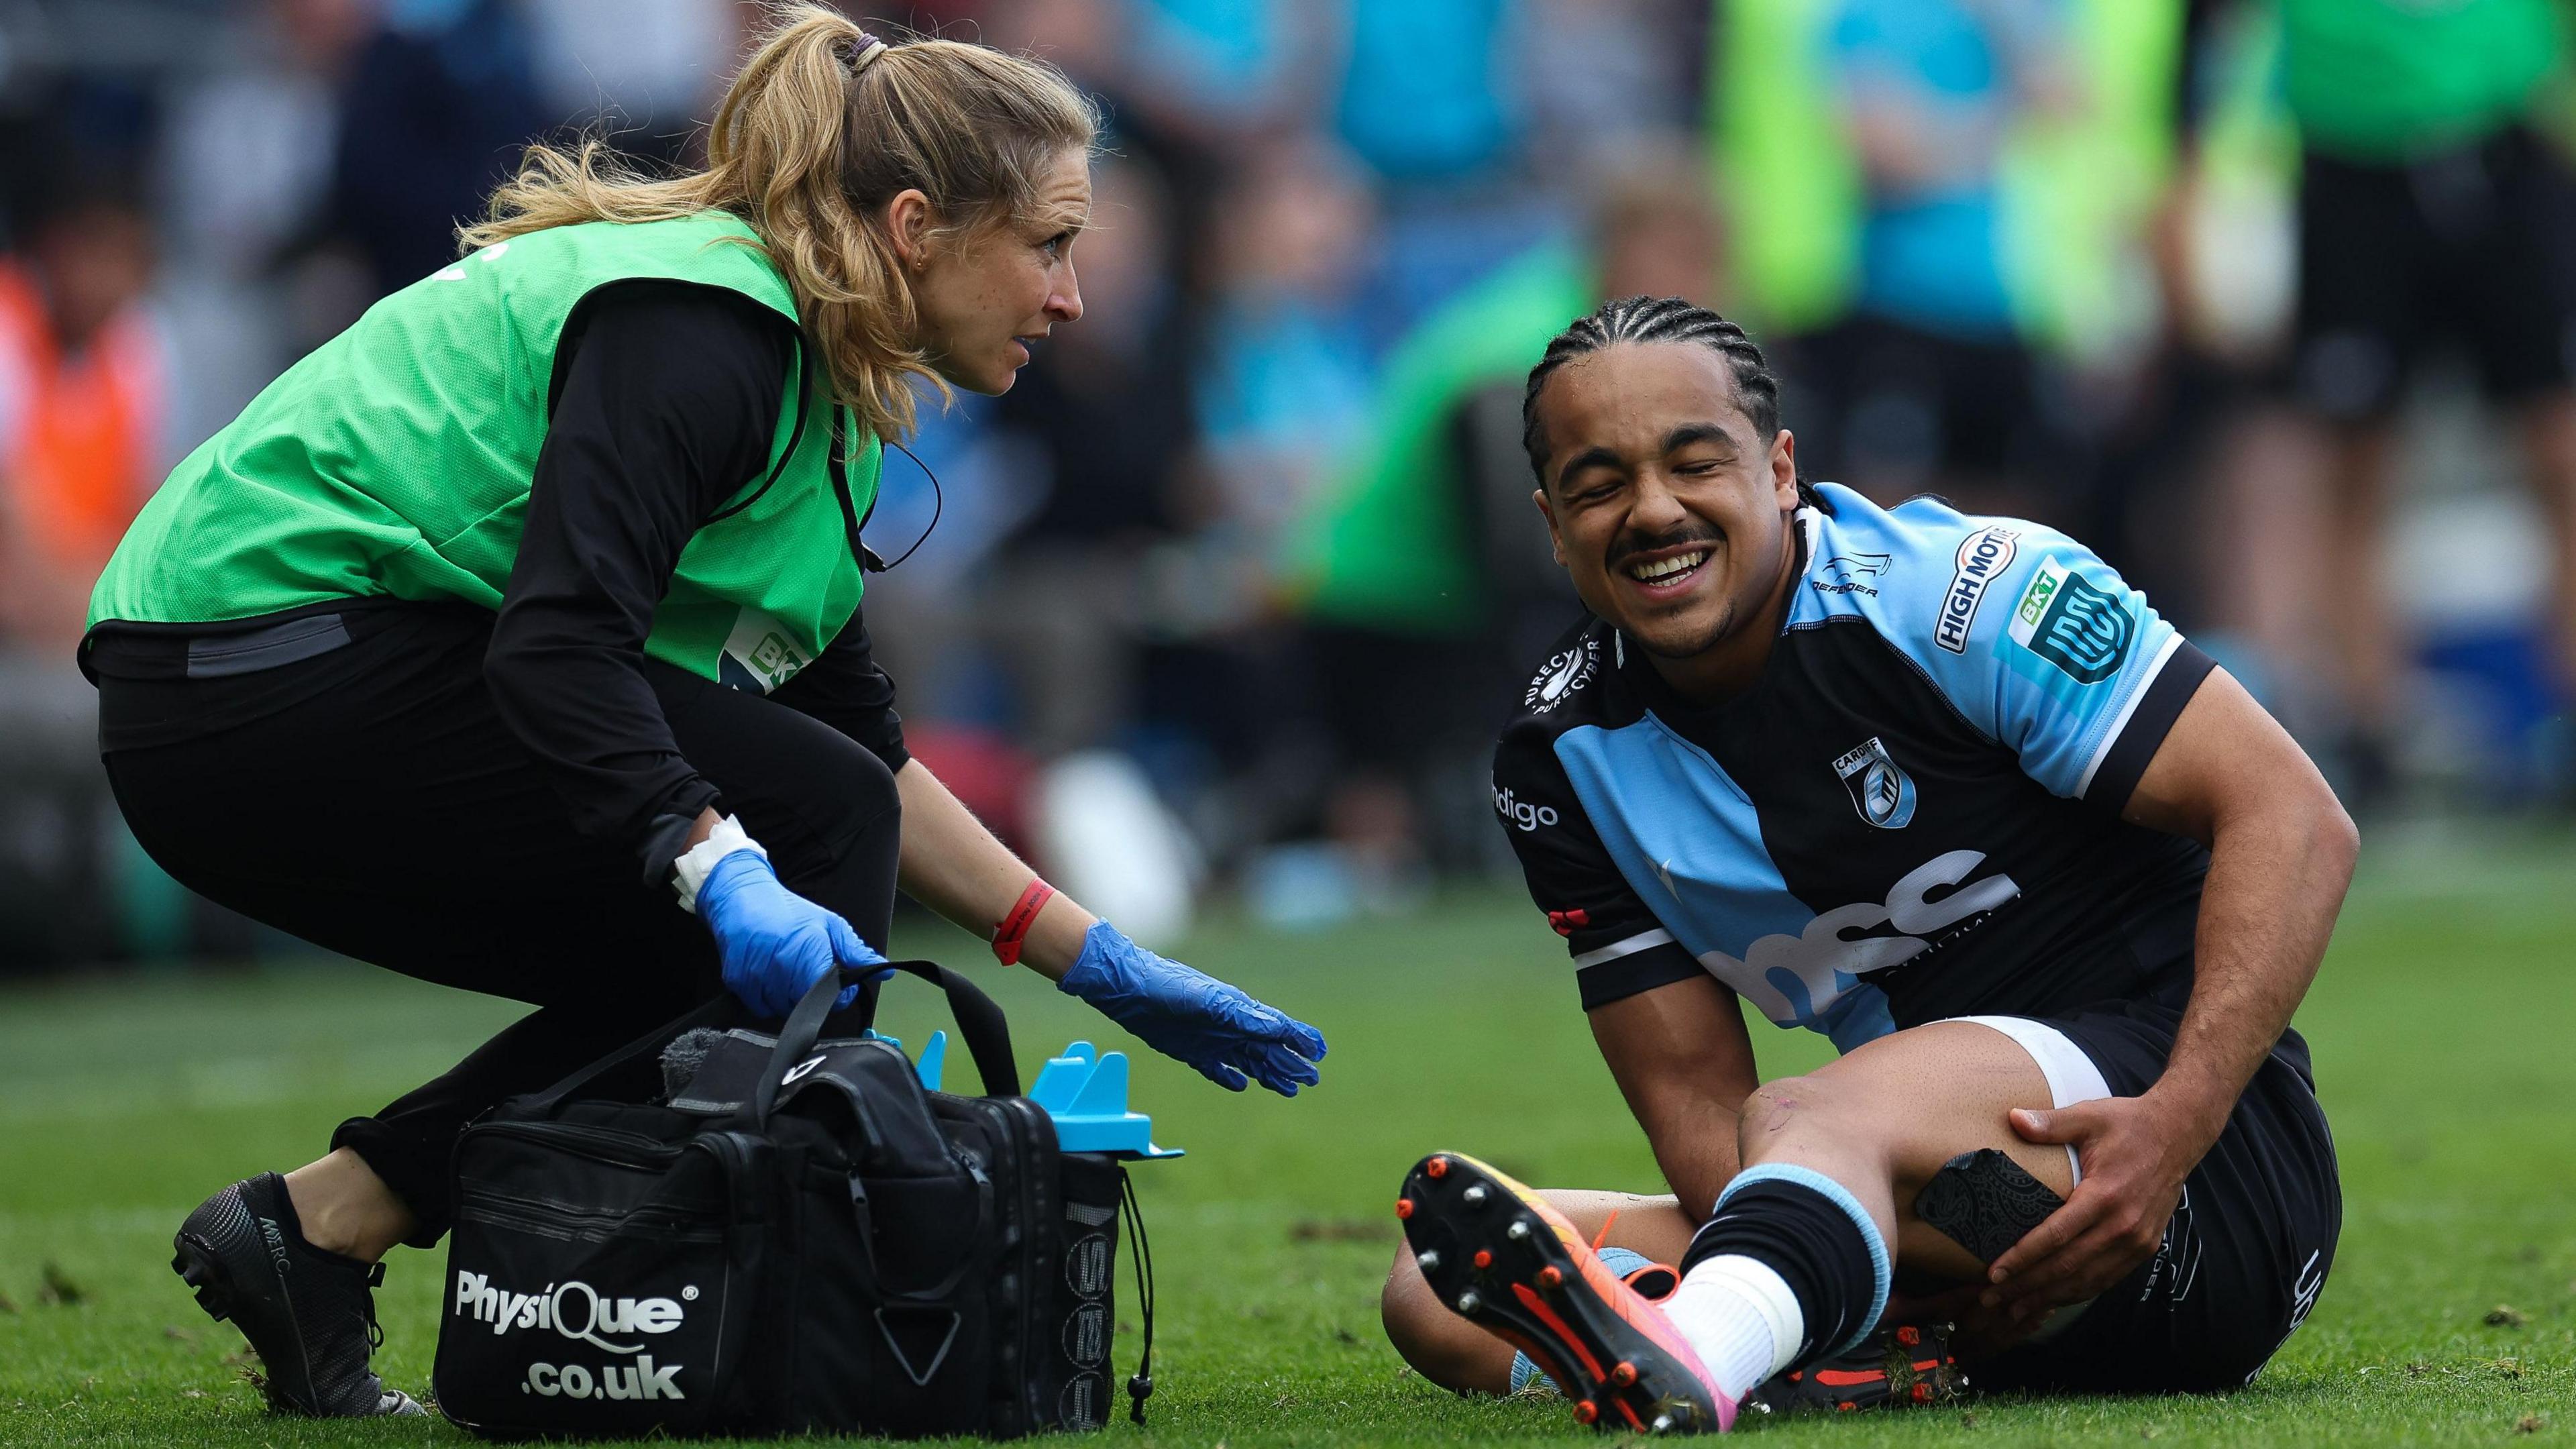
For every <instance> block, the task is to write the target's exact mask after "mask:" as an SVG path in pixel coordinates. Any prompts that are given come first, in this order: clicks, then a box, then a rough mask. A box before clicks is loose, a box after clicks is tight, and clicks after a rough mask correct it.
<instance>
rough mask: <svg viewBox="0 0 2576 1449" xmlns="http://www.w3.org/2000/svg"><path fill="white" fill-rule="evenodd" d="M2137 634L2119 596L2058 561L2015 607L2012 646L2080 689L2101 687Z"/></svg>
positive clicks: (2117, 668)
mask: <svg viewBox="0 0 2576 1449" xmlns="http://www.w3.org/2000/svg"><path fill="white" fill-rule="evenodd" d="M2137 632H2138V625H2137V621H2136V620H2135V619H2133V618H2131V617H2130V616H2129V611H2128V610H2127V609H2126V608H2124V607H2122V606H2121V603H2120V600H2119V598H2118V596H2117V595H2114V594H2112V593H2110V592H2109V591H2107V590H2104V589H2102V588H2099V587H2097V586H2095V585H2093V584H2090V583H2087V582H2085V579H2084V576H2083V575H2082V574H2079V573H2075V572H2073V571H2071V570H2069V569H2067V568H2066V567H2065V566H2064V565H2062V564H2060V563H2058V562H2057V561H2056V560H2055V559H2050V560H2049V561H2048V562H2046V563H2043V564H2041V565H2040V566H2039V572H2038V573H2036V574H2034V575H2032V577H2031V581H2030V587H2029V588H2027V589H2024V590H2023V591H2022V596H2021V602H2020V603H2019V604H2016V605H2014V606H2013V618H2012V639H2013V642H2014V643H2016V644H2019V645H2020V646H2022V647H2023V648H2025V649H2027V650H2029V651H2030V652H2031V653H2033V654H2036V655H2038V656H2039V657H2040V658H2042V659H2045V660H2047V661H2048V662H2049V663H2051V664H2054V665H2056V666H2057V667H2058V669H2059V670H2061V671H2062V672H2064V673H2065V675H2066V676H2067V677H2068V678H2070V679H2072V680H2074V681H2075V682H2076V683H2078V684H2099V683H2101V682H2102V681H2103V680H2105V679H2108V678H2110V677H2111V676H2112V675H2114V674H2117V673H2119V672H2120V665H2121V663H2122V662H2123V661H2124V660H2126V659H2127V658H2128V657H2129V643H2130V641H2131V640H2132V639H2134V638H2136V637H2137Z"/></svg>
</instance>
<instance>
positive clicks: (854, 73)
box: [850, 30, 893, 80]
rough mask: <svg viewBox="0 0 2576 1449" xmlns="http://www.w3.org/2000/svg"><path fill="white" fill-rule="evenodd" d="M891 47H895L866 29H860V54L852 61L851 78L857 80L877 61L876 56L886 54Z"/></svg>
mask: <svg viewBox="0 0 2576 1449" xmlns="http://www.w3.org/2000/svg"><path fill="white" fill-rule="evenodd" d="M891 49H893V47H892V46H889V45H887V44H886V43H885V42H884V41H882V40H879V39H877V38H876V37H875V36H873V35H870V34H868V33H867V32H866V31H864V30H862V31H860V32H859V54H858V58H857V59H855V60H853V61H851V62H850V79H852V80H857V79H858V78H859V76H860V74H861V73H862V72H864V71H865V70H866V69H867V68H868V67H869V66H870V65H872V64H874V63H875V62H876V58H877V57H878V56H881V55H883V54H885V53H886V52H887V51H888V50H891Z"/></svg>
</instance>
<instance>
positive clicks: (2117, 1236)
mask: <svg viewBox="0 0 2576 1449" xmlns="http://www.w3.org/2000/svg"><path fill="white" fill-rule="evenodd" d="M2012 1124H2013V1130H2014V1131H2016V1132H2018V1133H2020V1134H2021V1135H2022V1137H2023V1138H2024V1139H2026V1140H2028V1141H2031V1142H2045V1143H2063V1144H2066V1145H2068V1146H2071V1147H2073V1148H2074V1149H2075V1155H2076V1160H2077V1162H2078V1163H2079V1164H2081V1165H2082V1167H2083V1180H2082V1181H2081V1182H2078V1183H2077V1184H2076V1186H2075V1192H2074V1194H2073V1196H2071V1197H2069V1198H2068V1199H2067V1200H2066V1205H2065V1206H2064V1207H2061V1208H2059V1209H2058V1210H2057V1211H2056V1212H2054V1213H2051V1214H2049V1216H2048V1217H2047V1218H2046V1219H2045V1220H2043V1221H2042V1222H2041V1223H2040V1225H2039V1226H2038V1227H2035V1228H2033V1229H2031V1230H2030V1232H2029V1233H2027V1234H2026V1235H2024V1236H2023V1238H2022V1240H2021V1241H2020V1242H2018V1243H2016V1244H2014V1245H2013V1246H2012V1247H2011V1248H2010V1249H2008V1250H2006V1251H2005V1253H2004V1254H2003V1256H2001V1257H1999V1258H1997V1259H1995V1261H1994V1263H1993V1265H1992V1266H1991V1267H1990V1268H1989V1270H1988V1273H1987V1278H1988V1281H1989V1283H1990V1284H1991V1285H1992V1286H1990V1287H1989V1288H1987V1290H1986V1291H1985V1294H1984V1301H1985V1302H1986V1303H1987V1304H1988V1305H1990V1306H1993V1307H1997V1308H2001V1309H2003V1310H2005V1311H2006V1312H2009V1313H2011V1314H2013V1315H2015V1316H2016V1317H2018V1318H2021V1319H2026V1320H2030V1321H2033V1322H2035V1321H2036V1320H2037V1319H2038V1318H2039V1317H2041V1316H2042V1315H2045V1314H2046V1313H2047V1312H2048V1311H2049V1310H2050V1309H2053V1308H2057V1307H2060V1306H2063V1305H2065V1304H2069V1303H2081V1302H2084V1301H2085V1300H2087V1299H2090V1298H2094V1297H2098V1296H2100V1295H2101V1294H2102V1293H2104V1292H2106V1291H2107V1290H2109V1289H2110V1288H2111V1287H2112V1285H2114V1284H2116V1283H2118V1282H2119V1281H2120V1280H2121V1279H2122V1278H2125V1277H2127V1276H2128V1275H2129V1274H2130V1272H2132V1271H2133V1270H2135V1269H2136V1268H2137V1266H2138V1265H2139V1264H2140V1263H2143V1262H2145V1261H2146V1260H2147V1259H2149V1258H2150V1257H2153V1256H2154V1255H2155V1252H2156V1249H2157V1248H2159V1247H2161V1246H2162V1245H2163V1243H2164V1234H2165V1225H2166V1223H2167V1222H2169V1221H2170V1220H2171V1219H2172V1217H2173V1211H2174V1204H2175V1203H2176V1202H2177V1201H2178V1200H2179V1199H2180V1198H2181V1196H2182V1183H2183V1179H2184V1178H2185V1177H2188V1176H2189V1175H2190V1174H2191V1170H2192V1168H2193V1167H2195V1166H2197V1165H2198V1164H2199V1162H2200V1159H2201V1156H2202V1154H2204V1153H2206V1152H2207V1151H2208V1150H2209V1145H2210V1140H2211V1135H2210V1134H2208V1133H2206V1132H2204V1131H2203V1130H2202V1128H2201V1127H2199V1126H2198V1125H2197V1124H2196V1123H2194V1122H2193V1121H2192V1119H2191V1118H2190V1117H2189V1116H2188V1115H2186V1114H2184V1113H2181V1112H2179V1111H2177V1110H2175V1109H2173V1108H2171V1107H2168V1106H2167V1105H2166V1104H2164V1103H2162V1102H2160V1101H2158V1100H2157V1099H2156V1098H2155V1097H2154V1096H2153V1095H2152V1094H2150V1095H2148V1096H2144V1097H2105V1098H2102V1099H2099V1100H2097V1101H2091V1102H2079V1103H2077V1104H2076V1105H2074V1106H2072V1107H2060V1108H2057V1109H2056V1110H2054V1111H2045V1112H2042V1111H2030V1110H2017V1111H2015V1112H2014V1113H2013V1114H2012Z"/></svg>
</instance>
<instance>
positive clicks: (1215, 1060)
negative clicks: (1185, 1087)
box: [1057, 921, 1324, 1097]
mask: <svg viewBox="0 0 2576 1449" xmlns="http://www.w3.org/2000/svg"><path fill="white" fill-rule="evenodd" d="M1057 985H1058V987H1059V988H1060V989H1061V990H1064V991H1067V992H1070V993H1071V994H1073V995H1075V996H1079V997H1081V998H1082V999H1083V1000H1085V1001H1087V1002H1090V1003H1091V1004H1092V1005H1093V1006H1095V1007H1098V1008H1099V1009H1100V1012H1101V1014H1102V1015H1104V1016H1106V1017H1108V1018H1109V1019H1110V1020H1111V1021H1114V1022H1116V1023H1118V1024H1119V1025H1120V1026H1123V1027H1125V1028H1127V1029H1128V1030H1129V1031H1131V1032H1134V1033H1135V1034H1136V1035H1137V1036H1139V1037H1141V1038H1143V1039H1144V1042H1145V1044H1146V1045H1147V1046H1150V1047H1152V1048H1153V1049H1154V1050H1156V1051H1158V1052H1161V1053H1162V1054H1163V1055H1165V1056H1167V1057H1171V1058H1172V1059H1174V1060H1176V1061H1182V1062H1187V1063H1188V1064H1190V1065H1191V1066H1193V1067H1196V1068H1198V1069H1199V1071H1200V1072H1201V1073H1202V1074H1204V1075H1205V1076H1206V1077H1207V1079H1208V1080H1209V1081H1211V1082H1214V1083H1216V1084H1217V1085H1218V1086H1220V1087H1223V1088H1225V1089H1226V1090H1227V1091H1230V1092H1240V1091H1242V1090H1243V1088H1244V1078H1246V1077H1250V1078H1251V1079H1252V1080H1253V1081H1256V1082H1259V1083H1260V1084H1261V1085H1263V1086H1265V1087H1268V1088H1269V1089H1270V1090H1272V1091H1274V1092H1277V1093H1278V1094H1279V1095H1281V1096H1283V1097H1293V1096H1296V1095H1297V1089H1298V1088H1299V1087H1300V1086H1307V1087H1311V1086H1313V1085H1315V1083H1316V1081H1317V1080H1318V1079H1317V1076H1316V1073H1315V1063H1317V1062H1320V1061H1322V1060H1323V1059H1324V1034H1323V1033H1322V1032H1319V1031H1317V1030H1315V1029H1314V1028H1313V1027H1311V1026H1308V1025H1307V1024H1305V1023H1304V1022H1302V1021H1299V1020H1297V1019H1295V1018H1294V1017H1290V1016H1286V1015H1283V1014H1282V1013H1280V1012H1277V1011H1274V1010H1272V1009H1271V1008H1269V1007H1267V1006H1264V1005H1262V1004H1261V1003H1260V1002H1258V1001H1255V1000H1253V999H1252V998H1251V997H1249V996H1246V995H1244V994H1243V993H1242V992H1240V991H1238V990H1236V989H1235V988H1233V987H1231V986H1228V985H1226V984H1225V983H1224V982H1222V981H1219V980H1217V979H1216V978H1215V977H1213V976H1209V975H1206V974H1204V973H1202V972H1198V971H1193V970H1191V969H1190V968H1189V967H1187V966H1184V965H1182V964H1181V963H1180V962H1178V961H1166V960H1164V959H1163V958H1162V957H1160V956H1157V955H1155V954H1154V953H1153V952H1151V951H1148V950H1146V949H1145V948H1144V947H1142V946H1139V945H1137V944H1136V943H1135V942H1133V941H1130V940H1128V939H1127V938H1126V937H1125V936H1123V935H1121V934H1119V932H1118V928H1117V927H1115V926H1112V925H1110V924H1109V923H1108V922H1107V921H1102V922H1101V923H1099V924H1098V925H1095V926H1093V927H1092V928H1091V930H1090V931H1089V932H1088V933H1087V934H1086V935H1084V936H1083V938H1082V954H1081V955H1080V956H1078V957H1076V958H1075V959H1074V963H1073V967H1072V969H1070V970H1068V971H1066V972H1065V973H1064V979H1063V980H1062V981H1061V982H1059V983H1057Z"/></svg>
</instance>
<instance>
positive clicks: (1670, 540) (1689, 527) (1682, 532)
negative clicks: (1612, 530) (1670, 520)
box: [1602, 520, 1726, 569]
mask: <svg viewBox="0 0 2576 1449" xmlns="http://www.w3.org/2000/svg"><path fill="white" fill-rule="evenodd" d="M1725 541H1726V533H1725V530H1723V529H1720V528H1719V527H1718V526H1717V525H1715V524H1713V523H1707V522H1702V521H1699V520H1693V521H1692V522H1690V523H1685V524H1682V525H1681V526H1679V527H1677V528H1668V529H1665V530H1664V531H1662V532H1660V533H1638V532H1636V531H1634V530H1631V531H1629V532H1626V533H1622V534H1620V535H1619V536H1618V538H1616V539H1614V540H1612V542H1611V544H1610V556H1609V557H1608V558H1606V559H1604V560H1603V561H1602V566H1603V567H1605V568H1611V569H1616V568H1617V567H1619V566H1620V565H1621V564H1623V563H1626V562H1627V561H1628V560H1629V559H1631V558H1633V557H1635V556H1636V555H1638V554H1641V553H1652V552H1654V551H1655V550H1657V549H1662V548H1683V547H1687V546H1688V545H1691V544H1694V543H1705V544H1719V543H1724V542H1725Z"/></svg>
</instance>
